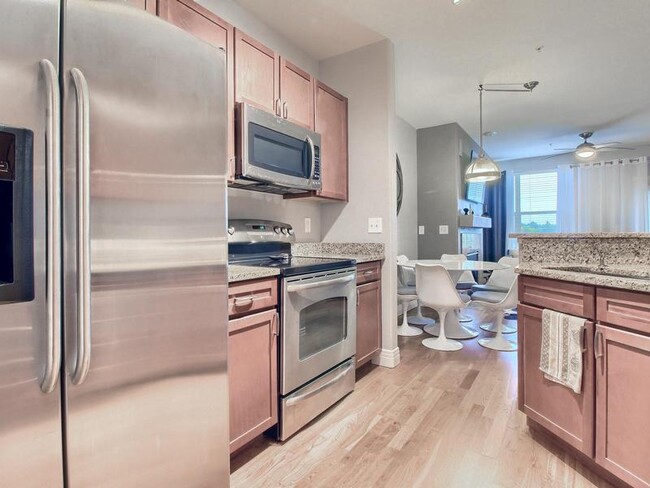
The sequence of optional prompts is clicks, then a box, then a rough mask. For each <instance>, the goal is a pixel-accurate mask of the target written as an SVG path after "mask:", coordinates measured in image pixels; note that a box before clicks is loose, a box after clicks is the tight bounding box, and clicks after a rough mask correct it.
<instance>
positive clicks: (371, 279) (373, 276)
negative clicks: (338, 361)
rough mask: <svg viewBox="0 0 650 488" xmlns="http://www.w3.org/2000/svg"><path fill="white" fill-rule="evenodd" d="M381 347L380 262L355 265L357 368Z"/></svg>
mask: <svg viewBox="0 0 650 488" xmlns="http://www.w3.org/2000/svg"><path fill="white" fill-rule="evenodd" d="M380 349H381V262H380V261H373V262H370V263H362V264H359V265H358V266H357V354H356V361H357V363H356V366H357V368H359V367H360V366H363V365H364V364H366V363H367V362H368V361H370V360H371V359H372V358H373V357H374V355H375V354H376V353H377V352H379V350H380Z"/></svg>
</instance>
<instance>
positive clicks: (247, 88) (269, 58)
mask: <svg viewBox="0 0 650 488" xmlns="http://www.w3.org/2000/svg"><path fill="white" fill-rule="evenodd" d="M279 70H280V59H279V57H278V55H277V54H276V53H275V52H274V51H273V50H272V49H269V48H268V47H266V46H264V45H263V44H261V43H259V42H257V41H256V40H255V39H253V38H252V37H249V36H247V35H246V34H244V33H243V32H242V31H240V30H239V29H235V101H237V102H248V103H250V104H252V105H255V106H257V107H259V108H262V109H264V110H267V111H268V112H272V113H275V114H276V115H280V112H278V111H276V109H277V108H280V107H278V105H279V103H278V99H279V97H280V86H279V78H280V76H279Z"/></svg>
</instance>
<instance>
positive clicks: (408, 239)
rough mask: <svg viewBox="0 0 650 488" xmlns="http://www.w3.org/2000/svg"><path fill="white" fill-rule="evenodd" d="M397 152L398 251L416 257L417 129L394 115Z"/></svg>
mask: <svg viewBox="0 0 650 488" xmlns="http://www.w3.org/2000/svg"><path fill="white" fill-rule="evenodd" d="M395 143H396V145H397V154H398V155H399V160H400V164H401V165H402V179H403V181H404V192H403V198H402V209H401V210H400V214H399V215H398V216H397V254H398V255H399V254H404V255H406V256H408V257H409V258H412V259H415V258H417V257H418V152H417V131H416V130H415V128H414V127H413V126H411V125H410V124H409V123H408V122H406V121H405V120H404V119H402V118H400V117H397V121H396V140H395Z"/></svg>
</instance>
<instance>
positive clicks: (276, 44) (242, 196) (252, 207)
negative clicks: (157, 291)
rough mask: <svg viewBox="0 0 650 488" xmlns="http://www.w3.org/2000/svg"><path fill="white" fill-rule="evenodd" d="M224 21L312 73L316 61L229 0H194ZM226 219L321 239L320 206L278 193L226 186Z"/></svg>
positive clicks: (300, 238)
mask: <svg viewBox="0 0 650 488" xmlns="http://www.w3.org/2000/svg"><path fill="white" fill-rule="evenodd" d="M197 1H198V3H200V4H201V5H203V6H204V7H205V8H207V9H208V10H210V11H212V12H214V13H215V14H217V15H218V16H219V17H222V18H223V19H224V20H225V21H226V22H229V23H230V24H232V25H234V26H235V27H237V28H239V29H241V30H242V31H243V32H246V33H247V34H249V35H250V36H252V37H254V38H255V39H257V40H258V41H260V42H261V43H263V44H265V45H267V46H268V47H270V48H271V49H273V50H274V51H276V52H278V53H279V54H281V55H283V56H286V57H287V59H290V60H291V61H293V62H294V63H295V64H296V65H298V66H299V67H301V68H302V69H304V70H305V71H308V72H310V73H312V74H314V75H315V76H317V75H318V61H316V60H315V59H313V58H311V57H310V56H308V55H307V54H306V53H305V52H303V51H301V50H300V49H299V48H298V47H297V46H295V45H293V44H291V43H290V42H289V41H288V40H287V39H285V38H284V37H282V36H281V35H280V34H278V33H277V32H275V31H274V30H272V29H271V28H270V27H268V26H267V25H266V24H264V23H263V22H262V21H260V20H259V19H258V18H256V17H255V16H253V15H252V14H251V13H250V12H248V11H247V10H245V9H243V8H242V7H240V6H239V5H238V4H237V3H236V2H234V1H233V0H197ZM305 217H309V218H310V219H311V233H309V234H307V233H305ZM228 218H230V219H240V218H259V219H266V220H278V221H280V222H286V223H289V224H291V225H293V227H294V229H295V230H296V238H297V239H298V240H299V241H302V242H304V241H318V240H320V238H321V229H320V220H321V219H320V205H319V204H318V203H316V202H308V201H300V200H284V199H283V198H282V196H281V195H269V194H265V193H258V192H253V191H247V190H236V189H231V188H229V189H228Z"/></svg>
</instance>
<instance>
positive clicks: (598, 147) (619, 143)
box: [596, 142, 623, 149]
mask: <svg viewBox="0 0 650 488" xmlns="http://www.w3.org/2000/svg"><path fill="white" fill-rule="evenodd" d="M621 144H623V143H622V142H603V143H602V144H596V149H600V148H601V147H607V146H620V145H621Z"/></svg>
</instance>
